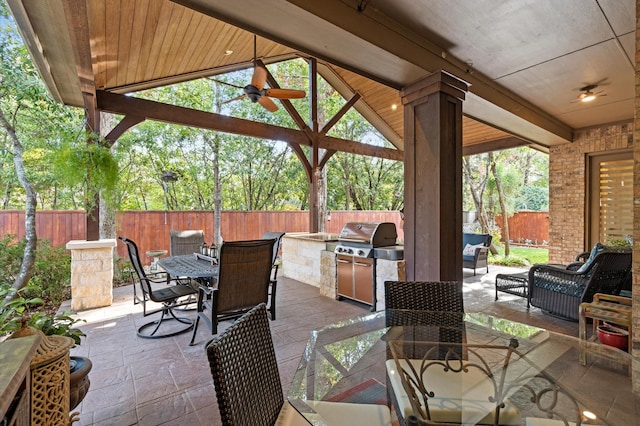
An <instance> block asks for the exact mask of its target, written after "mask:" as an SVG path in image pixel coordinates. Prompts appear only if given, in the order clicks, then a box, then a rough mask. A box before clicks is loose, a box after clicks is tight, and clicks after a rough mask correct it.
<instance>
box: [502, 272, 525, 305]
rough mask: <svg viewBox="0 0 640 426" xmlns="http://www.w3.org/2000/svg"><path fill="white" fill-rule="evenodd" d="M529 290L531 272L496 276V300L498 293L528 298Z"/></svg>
mask: <svg viewBox="0 0 640 426" xmlns="http://www.w3.org/2000/svg"><path fill="white" fill-rule="evenodd" d="M528 288H529V272H528V271H525V272H521V273H519V274H498V275H496V300H498V292H499V291H502V292H504V293H509V294H515V295H516V296H520V297H524V298H526V297H527V294H528Z"/></svg>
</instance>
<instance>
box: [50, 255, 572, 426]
mask: <svg viewBox="0 0 640 426" xmlns="http://www.w3.org/2000/svg"><path fill="white" fill-rule="evenodd" d="M513 271H518V270H517V269H515V268H503V267H496V266H492V267H490V272H489V273H488V274H478V275H477V276H476V277H473V276H472V272H471V271H468V272H467V270H465V279H464V281H465V285H464V292H465V309H466V311H467V312H479V311H482V312H485V313H488V314H492V315H496V316H500V317H504V318H508V319H511V320H514V321H518V322H523V323H527V324H532V325H537V326H540V327H544V328H547V329H549V330H554V331H558V332H562V333H566V334H570V335H573V336H577V335H578V325H577V323H572V322H568V321H564V320H560V319H556V318H553V317H550V316H548V315H544V314H543V313H542V312H541V311H540V310H539V309H535V308H532V309H531V310H530V311H527V309H526V300H525V299H523V298H520V297H518V296H513V295H509V294H500V299H499V300H498V301H497V302H496V301H494V282H495V275H496V274H498V273H510V272H513ZM277 306H278V316H277V319H276V320H275V321H272V322H270V324H271V332H272V335H273V340H274V346H275V351H276V356H277V359H278V364H279V370H280V376H281V380H282V386H283V391H284V392H285V395H286V392H287V390H288V388H289V384H290V383H291V380H292V379H293V374H294V372H295V370H296V367H297V366H298V362H299V360H300V357H301V355H302V352H303V350H304V347H305V345H306V343H307V340H308V338H309V333H310V331H311V330H314V329H317V328H320V327H322V326H324V325H327V324H330V323H332V322H336V321H340V320H343V319H346V318H351V317H354V316H358V315H363V314H366V313H367V312H368V308H367V307H364V306H362V305H359V304H356V303H352V302H349V301H341V302H338V301H336V300H332V299H329V298H327V297H324V296H320V295H319V292H318V289H317V288H316V287H312V286H309V285H306V284H303V283H300V282H298V281H294V280H291V279H287V278H280V279H279V280H278V295H277ZM64 308H65V307H64V306H63V309H64ZM78 316H79V317H80V318H83V319H85V320H87V322H86V323H84V324H82V325H81V328H82V330H83V331H84V332H85V333H86V335H87V336H86V338H85V339H83V343H82V345H80V346H78V347H76V348H73V349H72V351H71V352H72V354H75V355H83V356H88V357H89V358H90V359H91V361H92V363H93V369H92V371H91V373H90V376H89V377H90V380H91V388H90V390H89V392H88V394H87V396H86V397H85V399H84V401H83V402H82V403H81V404H80V405H79V406H78V407H76V409H75V410H74V411H78V412H79V413H80V415H79V419H80V420H79V421H78V422H76V423H74V424H75V425H81V426H88V425H154V426H155V425H216V424H220V417H219V413H218V407H217V402H216V398H215V391H214V388H213V381H212V379H211V373H210V370H209V364H208V361H207V358H206V355H205V352H204V347H205V343H206V342H207V341H208V340H209V339H210V338H211V335H210V332H209V330H208V329H207V327H200V328H199V330H198V337H197V338H196V342H197V344H196V345H195V346H188V342H189V339H190V337H191V334H190V333H185V334H182V335H179V336H175V337H169V338H163V339H155V340H153V339H142V338H139V337H137V335H136V329H137V327H139V326H140V325H141V324H142V323H143V322H145V320H146V321H148V318H143V317H142V307H141V305H134V304H133V292H132V289H131V286H124V287H119V288H115V289H114V301H113V305H112V306H110V307H108V308H101V309H94V310H90V311H83V312H81V313H80V314H79V315H78ZM230 324H231V322H230V321H226V322H222V323H221V324H220V326H219V330H220V331H222V330H224V329H225V328H226V327H228V326H229V325H230Z"/></svg>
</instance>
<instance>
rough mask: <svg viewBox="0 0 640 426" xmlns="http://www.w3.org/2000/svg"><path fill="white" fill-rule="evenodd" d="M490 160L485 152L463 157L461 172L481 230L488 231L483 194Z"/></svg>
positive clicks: (487, 178)
mask: <svg viewBox="0 0 640 426" xmlns="http://www.w3.org/2000/svg"><path fill="white" fill-rule="evenodd" d="M490 165H491V162H490V158H489V156H488V155H487V154H481V155H474V156H471V157H463V159H462V173H463V176H464V179H465V181H466V182H467V185H468V187H469V192H470V194H471V198H472V199H473V204H474V206H475V208H476V212H477V213H478V219H479V221H480V226H481V228H482V232H484V233H486V232H489V218H488V217H487V212H486V210H485V208H484V196H485V189H486V187H487V182H488V180H489V168H490Z"/></svg>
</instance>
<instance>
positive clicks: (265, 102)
mask: <svg viewBox="0 0 640 426" xmlns="http://www.w3.org/2000/svg"><path fill="white" fill-rule="evenodd" d="M266 81H267V69H266V68H265V67H264V65H262V64H261V63H258V59H257V55H256V36H255V35H254V36H253V76H252V77H251V83H250V84H247V85H246V86H244V87H240V86H235V85H233V84H229V83H225V84H227V85H230V86H233V87H237V88H238V89H242V90H243V91H244V93H243V94H242V95H240V96H238V97H235V98H233V99H230V100H228V101H226V102H225V103H229V102H232V101H235V100H238V99H242V98H245V97H246V98H249V99H251V101H252V102H257V103H259V104H260V105H262V106H263V107H264V108H265V109H266V110H268V111H270V112H275V111H277V110H278V106H277V105H276V104H275V103H274V102H273V101H272V100H271V98H276V99H301V98H304V97H305V96H306V95H307V94H306V92H305V91H304V90H294V89H278V88H268V89H265V88H264V85H265V83H266Z"/></svg>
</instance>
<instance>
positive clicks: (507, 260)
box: [489, 255, 531, 266]
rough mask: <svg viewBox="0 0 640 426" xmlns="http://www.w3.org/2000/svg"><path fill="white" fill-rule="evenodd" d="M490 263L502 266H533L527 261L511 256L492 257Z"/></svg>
mask: <svg viewBox="0 0 640 426" xmlns="http://www.w3.org/2000/svg"><path fill="white" fill-rule="evenodd" d="M489 263H491V264H493V265H502V266H529V265H530V264H531V263H530V262H529V261H528V260H527V259H525V258H523V257H520V256H514V255H510V256H509V257H504V256H502V255H495V256H491V258H490V262H489Z"/></svg>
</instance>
